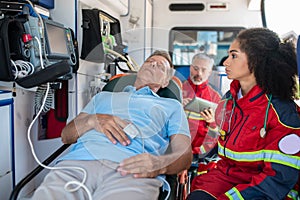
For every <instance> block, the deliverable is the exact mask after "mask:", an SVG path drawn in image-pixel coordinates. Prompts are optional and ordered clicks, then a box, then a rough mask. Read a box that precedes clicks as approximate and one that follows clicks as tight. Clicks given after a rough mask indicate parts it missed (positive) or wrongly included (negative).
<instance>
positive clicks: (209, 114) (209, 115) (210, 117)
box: [200, 108, 215, 123]
mask: <svg viewBox="0 0 300 200" xmlns="http://www.w3.org/2000/svg"><path fill="white" fill-rule="evenodd" d="M200 115H201V116H202V117H203V118H204V120H205V121H206V122H207V123H212V122H215V113H214V111H213V109H211V108H208V109H205V110H203V111H202V112H200Z"/></svg>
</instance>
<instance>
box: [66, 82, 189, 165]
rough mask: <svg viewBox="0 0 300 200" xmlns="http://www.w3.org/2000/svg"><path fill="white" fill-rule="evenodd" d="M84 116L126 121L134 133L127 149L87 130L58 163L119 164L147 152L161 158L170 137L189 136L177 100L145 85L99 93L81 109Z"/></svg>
mask: <svg viewBox="0 0 300 200" xmlns="http://www.w3.org/2000/svg"><path fill="white" fill-rule="evenodd" d="M82 112H84V113H88V114H96V113H101V114H111V115H115V116H118V117H120V118H121V119H124V120H127V121H130V122H131V123H133V124H134V125H135V127H136V128H137V130H138V134H137V135H136V136H135V137H134V138H131V137H129V138H130V139H131V143H130V145H128V146H123V145H121V144H120V143H117V144H113V143H112V142H111V141H110V140H109V139H108V138H107V137H106V136H105V135H104V134H103V133H100V132H97V131H96V130H94V129H93V130H90V131H88V132H87V133H85V134H84V135H82V136H81V137H80V138H79V139H78V140H77V143H75V144H73V146H72V147H71V149H70V152H69V153H67V154H66V155H65V156H63V157H62V158H61V159H60V160H99V159H107V160H110V161H114V162H121V161H122V160H124V159H125V158H128V157H131V156H134V155H137V154H141V153H150V154H153V155H163V154H164V153H165V151H166V149H167V147H168V145H169V142H170V136H172V135H174V134H184V135H186V136H188V137H190V133H189V128H188V122H187V119H186V116H185V113H184V110H183V108H182V105H181V104H180V102H179V101H177V100H174V99H171V98H163V97H159V96H158V95H157V94H156V93H154V92H152V91H151V89H150V88H149V87H148V86H147V87H144V88H141V89H139V90H136V89H135V87H133V86H127V87H126V88H125V89H124V90H123V92H104V91H103V92H100V93H98V94H97V95H95V96H94V97H93V98H92V100H91V101H90V102H89V103H88V104H87V105H86V107H85V108H84V109H83V110H82Z"/></svg>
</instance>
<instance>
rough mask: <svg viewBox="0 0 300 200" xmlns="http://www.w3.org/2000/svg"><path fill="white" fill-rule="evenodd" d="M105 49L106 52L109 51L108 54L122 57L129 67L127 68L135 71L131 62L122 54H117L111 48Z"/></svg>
mask: <svg viewBox="0 0 300 200" xmlns="http://www.w3.org/2000/svg"><path fill="white" fill-rule="evenodd" d="M105 51H107V52H108V53H110V54H112V55H115V56H117V57H120V58H122V59H123V60H125V61H126V64H127V66H128V67H129V69H130V70H131V71H136V69H135V68H134V67H133V66H132V64H131V63H130V62H129V61H128V59H127V58H125V57H124V56H123V55H121V54H119V53H118V52H116V51H114V50H111V49H109V48H105Z"/></svg>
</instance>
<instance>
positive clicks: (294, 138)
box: [278, 134, 300, 155]
mask: <svg viewBox="0 0 300 200" xmlns="http://www.w3.org/2000/svg"><path fill="white" fill-rule="evenodd" d="M278 147H279V149H280V151H282V152H283V153H285V154H291V155H293V154H296V153H298V152H299V151H300V137H299V136H298V135H296V134H291V135H287V136H285V137H283V138H282V139H281V140H280V141H279V143H278Z"/></svg>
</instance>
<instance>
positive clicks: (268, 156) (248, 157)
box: [218, 142, 300, 170]
mask: <svg viewBox="0 0 300 200" xmlns="http://www.w3.org/2000/svg"><path fill="white" fill-rule="evenodd" d="M224 151H225V152H226V153H225V154H226V155H224ZM218 153H219V155H221V156H224V157H225V156H226V157H227V158H230V159H232V160H235V161H239V162H257V161H264V162H272V163H279V164H282V165H286V166H289V167H292V168H295V169H297V170H299V169H300V158H299V157H298V156H292V155H287V154H283V153H281V152H280V151H272V150H265V149H263V150H259V151H252V152H235V151H232V150H230V149H228V148H224V147H223V146H222V145H221V144H220V142H218Z"/></svg>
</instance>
